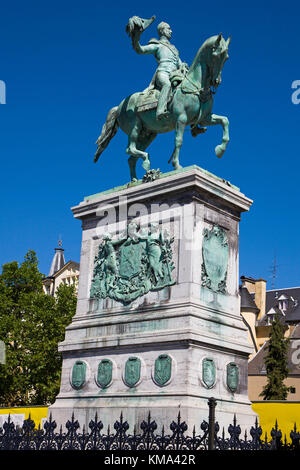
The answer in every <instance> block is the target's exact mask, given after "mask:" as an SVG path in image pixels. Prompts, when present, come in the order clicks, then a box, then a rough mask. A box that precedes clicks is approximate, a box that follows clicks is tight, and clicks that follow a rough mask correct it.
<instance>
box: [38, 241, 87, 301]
mask: <svg viewBox="0 0 300 470" xmlns="http://www.w3.org/2000/svg"><path fill="white" fill-rule="evenodd" d="M54 251H55V253H54V256H53V259H52V263H51V267H50V270H49V274H48V276H47V277H46V278H45V279H44V281H43V284H44V291H45V293H46V294H49V295H55V292H56V289H57V288H58V286H59V285H60V284H61V283H64V284H68V285H74V286H75V288H76V291H77V285H78V279H79V263H77V262H76V261H72V260H70V261H68V262H67V263H66V262H65V257H64V251H65V250H64V249H63V248H62V242H61V240H59V241H58V247H57V248H55V250H54Z"/></svg>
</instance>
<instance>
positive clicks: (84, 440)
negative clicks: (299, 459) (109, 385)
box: [0, 412, 300, 451]
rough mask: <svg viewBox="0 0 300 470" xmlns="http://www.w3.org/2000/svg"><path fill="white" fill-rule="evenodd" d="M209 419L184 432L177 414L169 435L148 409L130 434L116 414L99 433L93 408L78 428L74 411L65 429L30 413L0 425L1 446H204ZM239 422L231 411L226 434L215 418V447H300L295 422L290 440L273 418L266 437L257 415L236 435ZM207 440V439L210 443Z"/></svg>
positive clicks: (193, 448)
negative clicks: (21, 419) (41, 421)
mask: <svg viewBox="0 0 300 470" xmlns="http://www.w3.org/2000/svg"><path fill="white" fill-rule="evenodd" d="M209 426H210V424H209V422H207V421H203V422H202V423H201V424H200V429H199V433H198V432H197V430H196V428H195V427H194V428H193V430H192V432H191V434H189V433H188V425H187V423H186V422H185V421H182V419H181V416H180V413H179V414H178V417H177V421H172V423H171V424H170V425H169V430H170V431H171V432H170V433H169V434H167V433H166V431H165V427H164V426H163V427H162V429H161V431H160V432H157V431H158V426H157V423H156V422H155V421H154V420H153V419H152V418H151V414H150V412H149V414H148V418H147V420H144V421H142V422H141V424H140V426H139V427H140V430H139V431H138V430H137V429H136V427H135V428H134V430H133V434H130V433H129V424H128V422H127V421H126V420H124V418H123V415H122V414H121V416H120V419H119V420H117V421H116V422H115V423H114V426H113V432H111V429H110V427H108V429H107V432H106V433H105V432H104V429H103V423H102V421H101V420H100V419H99V418H98V415H97V413H96V415H95V418H94V419H93V420H91V421H90V422H89V430H88V431H86V430H85V428H83V429H82V431H80V425H79V422H78V421H77V420H76V419H75V417H74V414H73V415H72V417H71V420H68V421H67V423H66V426H65V427H66V432H63V431H62V428H60V430H57V424H56V422H55V421H54V420H53V419H52V417H51V416H50V417H49V420H47V421H46V422H45V423H44V426H43V429H41V428H40V427H38V428H36V426H35V423H34V421H33V420H32V419H31V418H30V417H29V418H28V419H26V420H25V421H24V422H23V426H22V427H19V426H15V424H14V423H13V422H12V420H11V417H10V416H9V417H8V420H7V421H6V422H5V423H4V424H3V427H2V428H0V450H100V451H101V450H115V451H116V450H132V451H134V450H143V451H157V450H164V451H169V450H177V451H178V450H186V451H201V450H207V449H209V436H210V427H209ZM241 434H242V433H241V427H240V425H239V424H238V423H237V419H236V416H234V418H233V423H232V424H230V426H228V429H227V433H225V429H224V428H223V429H222V431H221V433H220V426H219V423H218V422H215V423H214V446H213V448H214V449H215V450H222V451H223V450H241V451H243V450H247V451H249V450H278V449H284V450H300V444H299V442H300V433H299V432H298V430H297V427H296V425H295V426H294V429H293V430H292V431H291V432H290V435H289V437H290V442H287V438H286V436H283V433H282V432H281V430H280V429H279V428H278V424H277V421H276V422H275V425H274V428H273V429H272V430H271V433H270V436H269V438H268V436H267V435H265V436H263V432H262V428H261V427H260V426H259V424H258V421H257V420H256V422H255V425H254V426H252V427H251V429H250V431H249V433H248V432H247V431H246V432H245V434H244V436H243V437H242V435H241ZM210 445H211V444H210Z"/></svg>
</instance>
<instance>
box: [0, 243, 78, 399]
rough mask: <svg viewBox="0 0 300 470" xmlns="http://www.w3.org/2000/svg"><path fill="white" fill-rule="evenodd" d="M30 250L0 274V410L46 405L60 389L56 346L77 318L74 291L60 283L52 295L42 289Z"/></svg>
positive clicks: (6, 266)
mask: <svg viewBox="0 0 300 470" xmlns="http://www.w3.org/2000/svg"><path fill="white" fill-rule="evenodd" d="M42 279H43V275H42V274H41V273H40V272H39V269H38V260H37V257H36V254H35V253H34V251H29V252H28V253H27V255H26V256H25V259H24V261H23V263H21V264H20V265H19V264H18V263H17V262H15V261H14V262H12V263H7V264H5V265H3V268H2V273H1V274H0V339H2V340H3V341H4V342H5V345H6V363H5V364H0V406H22V405H48V404H50V403H52V402H53V401H54V399H55V396H56V395H57V393H58V391H59V386H60V374H61V364H62V358H61V355H60V353H58V349H57V347H58V343H59V342H60V341H62V340H63V339H64V333H65V327H66V326H67V325H68V324H70V323H71V319H72V317H73V315H74V314H75V308H76V295H75V290H74V287H73V286H72V287H71V286H67V285H64V284H63V285H61V286H59V288H58V289H57V291H56V294H57V295H56V297H52V296H50V295H47V294H45V293H44V291H43V284H42Z"/></svg>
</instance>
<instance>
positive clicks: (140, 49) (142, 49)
mask: <svg viewBox="0 0 300 470" xmlns="http://www.w3.org/2000/svg"><path fill="white" fill-rule="evenodd" d="M132 45H133V48H134V50H135V51H136V52H137V53H138V54H155V52H156V51H157V49H158V47H159V45H158V44H147V45H146V46H142V45H141V44H140V43H139V40H138V38H133V40H132Z"/></svg>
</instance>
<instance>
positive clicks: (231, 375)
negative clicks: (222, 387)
mask: <svg viewBox="0 0 300 470" xmlns="http://www.w3.org/2000/svg"><path fill="white" fill-rule="evenodd" d="M226 372H227V378H226V381H227V387H228V388H229V390H230V391H231V392H232V393H234V392H236V391H237V388H238V385H239V369H238V366H237V365H236V364H235V363H234V362H230V363H229V364H227V371H226Z"/></svg>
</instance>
